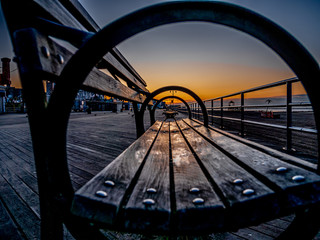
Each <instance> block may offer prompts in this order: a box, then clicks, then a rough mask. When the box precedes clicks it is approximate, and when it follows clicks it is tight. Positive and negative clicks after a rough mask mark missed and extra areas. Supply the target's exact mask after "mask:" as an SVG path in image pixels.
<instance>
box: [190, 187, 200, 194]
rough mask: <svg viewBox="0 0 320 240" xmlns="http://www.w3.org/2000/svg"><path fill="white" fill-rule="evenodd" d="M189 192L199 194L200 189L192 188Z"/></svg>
mask: <svg viewBox="0 0 320 240" xmlns="http://www.w3.org/2000/svg"><path fill="white" fill-rule="evenodd" d="M189 192H190V193H199V192H200V189H199V188H196V187H194V188H191V189H190V190H189Z"/></svg>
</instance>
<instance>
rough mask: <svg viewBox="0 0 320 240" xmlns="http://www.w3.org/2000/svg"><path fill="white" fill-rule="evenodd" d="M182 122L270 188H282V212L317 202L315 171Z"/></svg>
mask: <svg viewBox="0 0 320 240" xmlns="http://www.w3.org/2000/svg"><path fill="white" fill-rule="evenodd" d="M184 121H185V122H186V123H187V124H188V125H189V126H190V127H192V128H194V129H195V130H196V131H197V132H198V133H200V134H201V135H202V136H203V137H204V138H206V139H207V140H208V141H210V142H211V143H212V144H213V145H214V146H215V147H217V148H219V150H220V151H223V152H224V153H225V154H227V155H228V156H229V157H230V158H232V160H233V161H236V162H237V164H240V165H241V166H242V167H243V168H245V169H246V170H247V171H249V172H250V173H251V174H253V175H254V176H255V177H257V178H258V179H260V180H261V181H263V182H264V183H265V184H266V185H268V186H269V187H270V188H272V189H274V190H276V191H282V192H281V195H282V198H283V199H282V201H281V204H282V206H281V209H282V210H283V211H284V212H286V211H287V210H288V209H291V208H294V207H297V206H303V205H308V204H314V203H317V202H319V201H320V192H319V189H320V188H319V187H320V176H318V175H317V174H315V173H313V172H310V171H307V170H305V169H302V168H299V167H296V166H294V165H292V164H289V163H287V162H283V161H281V160H279V159H277V158H275V157H273V156H270V155H268V154H266V153H264V152H261V151H258V150H257V149H254V148H251V147H249V146H247V145H245V144H243V143H241V142H238V141H236V140H234V139H232V138H229V137H227V136H225V135H223V134H220V133H218V132H215V131H213V130H211V129H208V128H205V127H204V126H202V125H201V124H199V123H196V122H194V121H192V120H190V119H185V120H184ZM279 167H285V168H286V171H284V172H277V170H276V169H277V168H279ZM294 176H303V177H304V179H303V180H302V181H294V180H293V177H294Z"/></svg>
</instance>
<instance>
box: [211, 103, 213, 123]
mask: <svg viewBox="0 0 320 240" xmlns="http://www.w3.org/2000/svg"><path fill="white" fill-rule="evenodd" d="M211 125H213V100H211Z"/></svg>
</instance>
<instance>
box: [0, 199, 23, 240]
mask: <svg viewBox="0 0 320 240" xmlns="http://www.w3.org/2000/svg"><path fill="white" fill-rule="evenodd" d="M0 239H3V240H5V239H8V240H9V239H10V240H22V239H23V238H22V236H21V234H20V233H19V231H18V228H17V226H16V225H15V224H14V222H13V220H12V219H11V217H10V215H9V213H8V211H7V210H6V208H5V207H4V205H3V203H2V200H1V198H0Z"/></svg>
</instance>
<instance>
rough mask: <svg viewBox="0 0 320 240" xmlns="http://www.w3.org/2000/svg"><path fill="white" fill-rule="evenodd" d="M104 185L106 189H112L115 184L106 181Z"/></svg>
mask: <svg viewBox="0 0 320 240" xmlns="http://www.w3.org/2000/svg"><path fill="white" fill-rule="evenodd" d="M104 185H106V186H108V187H113V186H114V185H115V184H114V182H113V181H110V180H107V181H105V182H104Z"/></svg>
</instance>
